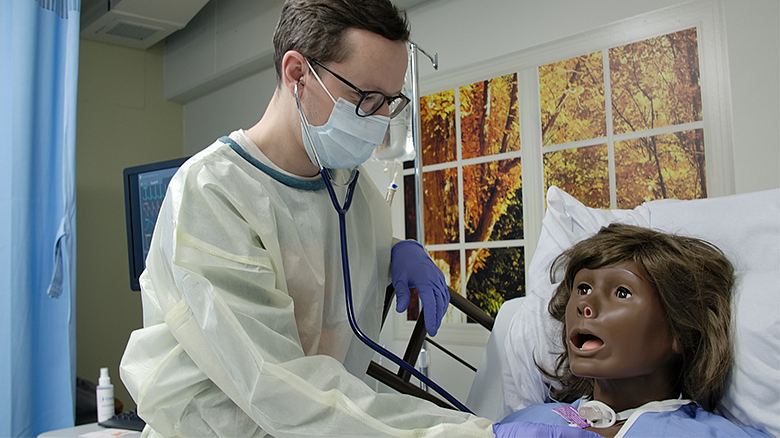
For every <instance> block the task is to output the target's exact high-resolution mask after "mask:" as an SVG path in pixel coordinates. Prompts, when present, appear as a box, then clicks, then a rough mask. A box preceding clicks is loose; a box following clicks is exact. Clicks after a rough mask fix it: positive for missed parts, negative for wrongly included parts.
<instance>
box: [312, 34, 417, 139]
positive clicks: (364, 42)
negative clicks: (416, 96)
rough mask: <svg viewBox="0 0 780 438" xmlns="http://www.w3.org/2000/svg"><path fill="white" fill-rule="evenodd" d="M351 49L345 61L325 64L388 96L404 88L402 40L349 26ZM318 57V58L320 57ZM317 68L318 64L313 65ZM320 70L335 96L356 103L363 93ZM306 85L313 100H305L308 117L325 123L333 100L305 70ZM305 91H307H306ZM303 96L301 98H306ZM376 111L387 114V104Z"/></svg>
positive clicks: (404, 69) (361, 84)
mask: <svg viewBox="0 0 780 438" xmlns="http://www.w3.org/2000/svg"><path fill="white" fill-rule="evenodd" d="M345 38H346V40H347V43H348V44H347V47H348V48H349V49H348V50H349V53H348V55H347V57H346V59H345V60H344V61H343V62H340V63H335V62H326V63H324V65H325V66H326V67H327V68H329V69H330V70H332V71H333V72H334V73H336V74H338V75H339V76H341V77H343V78H344V79H346V80H348V81H349V82H350V83H352V84H353V85H355V86H356V87H358V88H360V89H361V90H364V91H380V92H382V93H384V94H385V95H387V96H395V95H397V94H398V93H400V92H401V89H402V88H403V84H404V77H405V75H406V65H407V52H406V45H405V44H404V42H403V41H391V40H388V39H386V38H384V37H382V36H380V35H377V34H375V33H373V32H369V31H367V30H363V29H355V28H352V29H348V30H347V31H346V33H345ZM318 61H319V60H318ZM314 68H317V67H314ZM317 70H318V71H317V74H318V75H319V77H320V79H321V80H322V82H323V84H325V87H327V89H328V91H329V92H330V94H331V95H332V96H333V98H334V99H335V100H338V99H339V97H342V98H344V99H345V100H347V101H349V102H351V103H353V104H355V105H357V103H358V101H359V100H360V94H359V93H358V92H357V91H355V90H354V89H352V88H350V87H349V86H348V85H346V84H345V83H343V82H341V81H340V80H339V79H338V78H336V77H334V76H333V75H332V74H330V73H328V72H327V71H325V70H324V69H321V68H320V69H317ZM305 76H306V79H305V81H306V86H307V88H308V91H309V92H310V95H309V96H306V97H309V98H311V100H309V101H308V102H302V105H303V106H304V112H305V114H306V117H307V118H308V120H309V123H311V124H312V125H314V126H321V125H324V124H325V123H326V122H327V121H328V117H330V112H331V110H332V109H333V105H334V104H333V101H332V100H331V99H330V97H328V94H327V93H326V92H325V90H323V89H322V86H320V84H319V83H318V82H317V80H316V79H315V78H314V76H313V74H312V72H311V71H309V72H307V73H306V75H305ZM304 94H305V93H304ZM306 97H303V96H302V100H307V99H306ZM375 114H378V115H382V116H387V115H388V107H387V104H384V105H383V106H382V108H380V109H379V110H378V111H377V112H376V113H375Z"/></svg>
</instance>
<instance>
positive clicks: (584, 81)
mask: <svg viewBox="0 0 780 438" xmlns="http://www.w3.org/2000/svg"><path fill="white" fill-rule="evenodd" d="M697 47H698V46H697V38H696V29H687V30H683V31H679V32H675V33H670V34H667V35H662V36H659V37H655V38H650V39H646V40H643V41H639V42H635V43H632V44H627V45H624V46H619V47H614V48H612V49H609V50H608V51H607V53H608V58H609V59H608V61H609V62H608V65H609V71H608V75H607V76H608V81H609V89H610V101H611V112H610V114H609V116H610V119H611V121H612V126H611V127H610V128H611V131H612V135H614V136H616V137H618V138H621V136H622V137H623V138H626V137H627V138H626V139H625V140H619V141H615V143H614V163H615V164H614V165H615V182H614V183H615V187H616V199H617V205H616V207H617V208H633V207H635V206H637V205H639V204H641V203H642V202H645V201H650V200H653V199H664V198H677V199H696V198H704V197H707V185H706V170H705V159H704V158H705V157H704V134H703V131H702V130H701V129H692V130H684V129H681V130H674V129H673V131H674V132H671V133H668V134H659V135H647V136H642V135H641V134H636V133H641V132H642V131H649V130H653V129H658V128H665V127H674V126H677V125H683V124H687V123H692V122H698V121H701V120H702V115H701V108H702V104H701V87H700V83H699V59H698V49H697ZM603 56H604V55H603V52H596V53H591V54H589V55H583V56H580V57H577V58H571V59H567V60H564V61H560V62H556V63H553V64H548V65H545V66H542V67H540V68H539V89H540V103H541V107H542V114H541V126H542V138H543V146H544V147H551V146H555V145H560V144H565V143H571V142H575V141H582V140H588V139H599V138H601V137H604V136H606V134H607V127H608V126H607V113H606V112H605V109H604V108H605V106H606V103H605V102H606V99H605V91H604V90H605V88H606V87H605V78H604V67H603V65H604V59H603ZM606 146H607V145H606V143H605V144H603V145H596V146H593V145H588V146H585V147H580V148H571V149H558V150H555V151H552V152H546V153H545V154H544V168H545V188H547V187H549V186H551V185H556V186H558V187H560V188H562V189H563V190H565V191H567V192H568V193H570V194H571V195H572V196H574V197H575V198H577V199H579V200H580V201H581V202H583V203H584V204H586V205H588V206H591V207H599V208H609V206H610V202H609V191H608V186H609V178H608V174H609V163H608V151H607V147H606Z"/></svg>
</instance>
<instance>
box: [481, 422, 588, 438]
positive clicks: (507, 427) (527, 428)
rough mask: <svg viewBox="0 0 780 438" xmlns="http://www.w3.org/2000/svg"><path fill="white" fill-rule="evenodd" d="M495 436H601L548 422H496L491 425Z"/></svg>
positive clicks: (575, 437)
mask: <svg viewBox="0 0 780 438" xmlns="http://www.w3.org/2000/svg"><path fill="white" fill-rule="evenodd" d="M493 433H494V434H496V438H511V437H538V438H602V437H601V435H599V434H597V433H596V432H591V431H589V430H585V429H580V428H579V427H570V426H553V425H550V424H541V423H529V422H527V421H518V422H515V423H496V424H494V425H493Z"/></svg>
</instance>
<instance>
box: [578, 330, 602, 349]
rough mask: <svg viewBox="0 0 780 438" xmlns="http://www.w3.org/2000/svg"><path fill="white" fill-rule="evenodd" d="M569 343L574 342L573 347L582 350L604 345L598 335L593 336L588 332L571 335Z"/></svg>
mask: <svg viewBox="0 0 780 438" xmlns="http://www.w3.org/2000/svg"><path fill="white" fill-rule="evenodd" d="M571 343H572V344H574V346H575V347H577V348H579V349H580V350H584V351H587V350H595V349H597V348H599V347H601V346H602V345H604V341H602V340H601V339H600V338H599V337H598V336H594V335H591V334H588V333H577V334H575V335H574V336H572V337H571Z"/></svg>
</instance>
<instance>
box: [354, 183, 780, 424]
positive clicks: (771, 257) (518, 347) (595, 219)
mask: <svg viewBox="0 0 780 438" xmlns="http://www.w3.org/2000/svg"><path fill="white" fill-rule="evenodd" d="M612 222H621V223H628V224H632V225H639V226H644V227H649V228H653V229H658V230H662V231H666V232H671V233H676V234H682V235H689V236H693V237H698V238H701V239H705V240H707V241H709V242H711V243H713V244H715V245H717V246H718V247H719V248H720V249H721V250H723V252H724V253H725V254H726V256H727V257H728V258H729V259H730V260H731V262H732V263H733V264H734V267H735V271H736V276H737V281H736V286H735V291H734V297H733V301H732V314H733V318H734V321H733V325H732V328H733V331H732V332H733V336H734V346H735V361H734V364H733V367H732V371H731V374H730V376H729V379H728V381H727V385H726V392H725V395H724V397H723V400H722V401H721V403H720V405H719V407H718V409H719V411H720V413H721V414H723V415H724V416H726V417H727V418H729V419H730V420H732V421H733V422H734V423H736V424H738V425H741V426H751V427H754V428H756V429H759V430H761V431H764V432H765V433H767V434H769V435H772V436H780V189H773V190H767V191H760V192H754V193H746V194H739V195H732V196H724V197H717V198H707V199H699V200H689V201H681V200H658V201H651V202H647V203H644V204H642V205H641V206H639V207H637V208H635V209H632V210H601V209H593V208H588V207H585V206H584V205H583V204H582V203H580V202H579V201H577V200H576V199H574V198H573V197H571V196H569V195H568V194H566V193H565V192H563V191H561V190H560V189H558V188H557V187H551V188H550V189H549V191H548V193H547V211H546V213H545V217H544V220H543V223H542V232H541V235H540V238H539V244H538V246H537V248H536V251H535V253H534V257H533V259H532V261H531V263H530V265H529V267H528V270H527V272H526V276H527V286H528V287H527V294H526V296H525V297H522V298H515V299H513V300H509V301H507V302H505V303H504V304H503V306H502V307H501V309H500V310H499V312H498V314H497V316H496V319H495V321H492V319H490V317H487V318H485V316H486V315H484V313H482V312H481V311H480V310H479V309H476V307H475V306H473V305H472V306H469V304H470V303H468V301H467V300H465V299H463V298H462V297H461V296H460V295H458V294H455V293H451V296H452V297H453V298H454V299H453V300H452V301H451V303H452V304H453V305H455V306H456V307H458V308H459V309H461V310H462V311H464V313H466V314H467V315H469V316H471V317H472V318H474V319H476V320H479V321H481V322H480V324H482V325H483V326H484V327H485V328H486V329H488V330H492V331H491V334H490V338H489V340H488V343H487V345H486V347H485V351H484V354H483V357H482V360H481V362H480V365H479V367H478V369H477V372H476V375H475V378H474V382H473V385H472V387H471V391H470V393H469V396H468V399H467V400H466V402H465V404H466V406H468V407H469V408H470V409H471V410H472V411H474V413H475V414H477V415H479V416H482V417H486V418H489V419H491V420H494V421H499V420H501V419H503V418H504V417H505V416H506V415H508V414H510V413H511V412H513V411H516V410H519V409H522V408H523V407H525V406H530V405H534V404H539V403H543V402H544V401H545V398H546V395H547V391H548V389H547V388H548V386H547V383H548V381H546V380H545V378H544V377H543V375H542V374H541V373H539V371H538V370H537V368H536V366H535V365H534V358H535V359H536V361H537V362H539V363H540V364H541V365H544V366H546V367H547V368H548V369H552V368H553V367H552V364H553V362H554V360H555V357H556V356H555V354H554V353H553V351H556V350H558V349H559V348H561V347H556V343H559V342H560V341H558V340H557V338H558V333H559V331H558V328H557V327H558V326H557V324H558V323H557V322H556V321H554V320H552V318H551V317H549V315H548V313H547V302H548V301H549V299H550V297H551V296H552V294H553V291H554V288H555V286H556V285H555V284H551V283H550V280H549V270H550V265H551V263H552V261H553V260H554V259H555V257H557V256H558V254H560V253H561V252H562V251H563V250H564V249H566V248H568V247H569V246H571V245H572V244H574V243H576V242H578V241H580V240H582V239H584V238H587V237H589V236H591V235H593V234H595V233H596V232H597V231H598V229H599V228H601V227H602V226H604V225H607V224H609V223H612ZM463 301H465V302H466V303H463ZM475 309H476V310H475ZM480 314H481V315H480ZM415 332H416V333H413V335H412V338H411V340H410V342H409V346H408V347H407V352H406V354H405V357H404V359H405V360H407V362H410V363H413V362H414V359H415V358H416V357H417V355H416V352H418V351H419V348H420V345H422V340H423V339H424V337H425V334H424V327H422V326H421V327H420V328H419V329H417V330H415ZM419 332H422V333H419ZM377 367H378V365H376V364H373V365H372V366H371V367H370V369H369V374H370V375H373V376H374V377H377V376H379V377H377V378H378V379H379V380H380V381H382V382H383V383H386V384H388V385H389V386H391V387H393V388H394V389H396V390H398V391H400V392H403V393H408V394H412V395H416V396H419V397H423V398H427V399H430V400H432V401H434V402H436V403H438V404H440V405H442V406H445V405H447V404H446V402H443V401H441V399H438V397H435V396H433V395H432V394H428V393H426V392H424V391H422V390H420V389H419V388H416V387H415V386H414V385H412V384H409V382H408V377H405V376H403V375H402V373H392V372H389V371H387V370H379V369H378V368H377ZM388 373H389V374H390V375H392V376H394V377H390V376H388V375H386V374H388ZM388 382H389V383H388ZM399 382H402V383H399ZM434 399H435V400H434Z"/></svg>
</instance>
